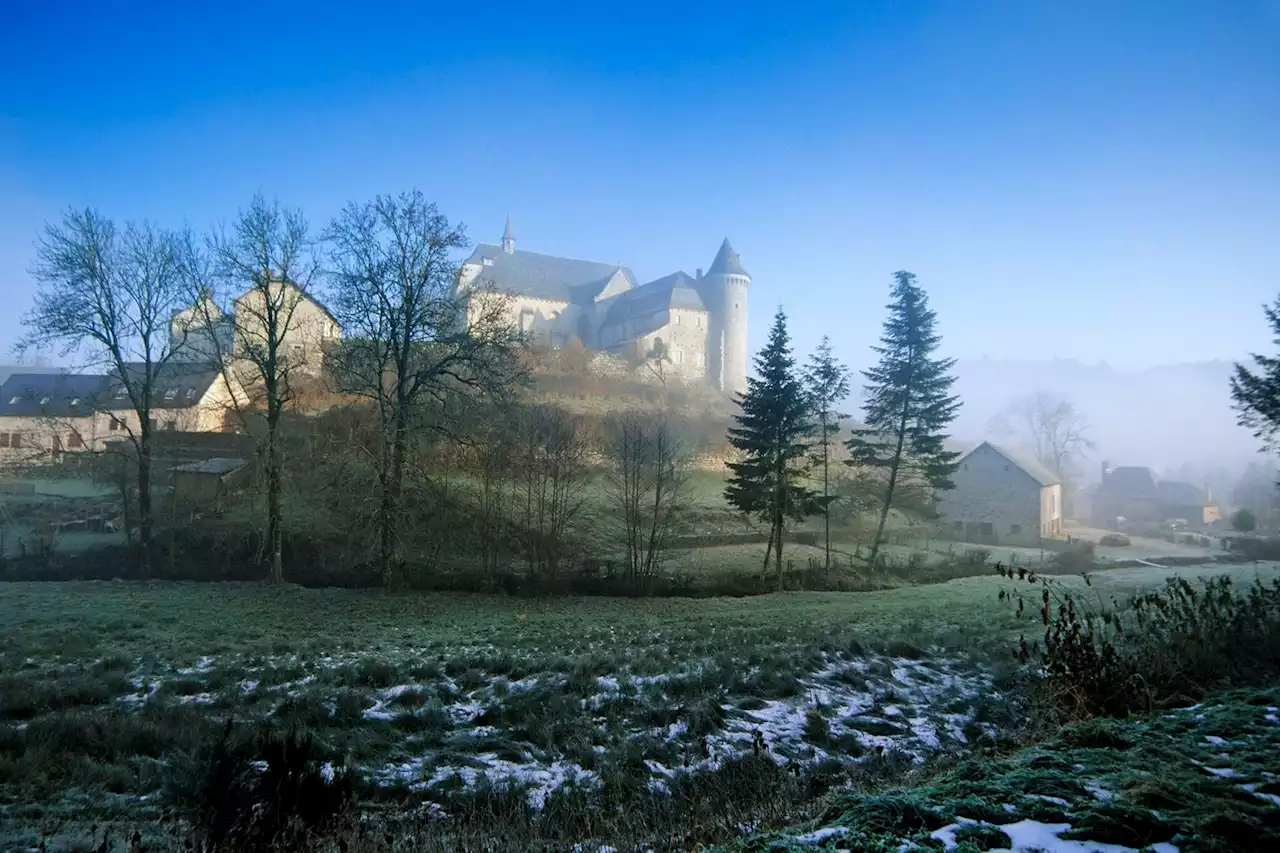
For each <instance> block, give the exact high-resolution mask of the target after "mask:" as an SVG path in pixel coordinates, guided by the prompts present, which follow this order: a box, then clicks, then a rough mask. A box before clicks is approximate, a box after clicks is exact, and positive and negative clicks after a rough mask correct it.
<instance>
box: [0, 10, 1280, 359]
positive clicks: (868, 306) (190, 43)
mask: <svg viewBox="0 0 1280 853" xmlns="http://www.w3.org/2000/svg"><path fill="white" fill-rule="evenodd" d="M412 187H416V188H420V189H422V190H423V191H424V192H425V193H426V194H427V195H428V196H430V197H431V198H433V199H434V200H436V201H437V202H438V203H439V205H440V206H441V207H442V209H443V210H444V211H445V212H446V213H447V214H448V215H449V216H450V217H452V218H454V219H459V220H461V221H463V222H465V223H466V224H467V226H468V228H469V232H470V234H471V236H472V238H473V239H477V240H485V241H495V240H497V239H498V237H499V235H500V233H501V228H502V223H503V219H504V217H505V216H506V214H507V213H508V212H510V213H511V215H512V216H513V218H514V222H515V227H516V230H517V234H518V237H519V245H520V247H521V248H527V249H531V250H535V251H543V252H549V253H554V254H566V255H571V256H578V257H589V258H593V259H598V260H604V261H622V262H625V263H628V264H630V265H631V266H632V268H633V269H635V271H636V272H637V274H639V275H640V276H641V277H643V278H645V279H646V280H647V279H649V278H656V277H658V276H660V275H664V274H666V273H668V272H671V271H673V270H675V269H678V268H683V269H685V270H686V271H689V272H692V271H693V270H694V268H696V267H699V266H701V267H706V266H708V265H709V264H710V262H711V260H712V257H713V255H714V253H715V251H716V248H717V247H718V245H719V242H720V240H721V239H722V238H723V237H725V236H728V237H729V238H730V239H731V241H732V242H733V244H734V246H735V247H736V248H737V249H738V250H739V252H740V253H741V255H742V258H743V262H744V263H745V265H746V266H747V268H748V270H750V272H751V273H752V275H753V276H754V281H753V284H752V288H753V291H752V303H751V309H752V318H751V332H752V346H753V348H754V347H756V346H758V345H759V344H760V343H761V342H762V340H763V334H764V330H765V329H766V328H767V325H768V322H769V319H770V316H771V315H772V313H773V311H774V309H775V308H776V307H777V306H778V305H779V304H783V305H784V306H785V308H786V310H787V312H788V314H789V315H790V316H791V317H792V320H793V331H794V334H795V337H796V340H797V343H798V344H799V346H800V347H801V348H803V349H808V348H809V347H811V346H812V345H813V344H814V343H816V341H817V339H818V337H819V336H820V335H822V334H824V333H825V334H829V335H830V336H831V337H832V338H833V340H834V341H835V342H836V346H837V350H838V352H839V353H840V354H841V355H842V356H844V357H845V358H846V359H847V360H848V361H850V362H851V363H853V364H855V365H857V366H862V365H863V364H865V363H866V361H867V359H868V350H867V346H868V345H869V344H871V343H872V342H873V341H874V339H875V337H876V336H877V335H878V333H879V326H880V322H881V320H882V317H883V303H884V302H885V299H886V296H887V291H888V286H889V283H890V278H891V274H892V272H893V271H894V270H897V269H902V268H906V269H909V270H912V271H914V272H916V273H917V274H918V275H919V277H920V279H921V281H922V283H924V284H925V285H926V286H927V287H928V289H929V291H930V293H931V295H932V298H933V301H934V304H935V307H936V308H937V310H938V313H939V318H940V325H941V330H942V333H943V335H944V338H945V349H946V351H947V352H948V353H949V354H951V355H955V356H959V357H962V358H974V357H980V356H983V355H987V356H991V357H996V358H1044V357H1063V358H1075V359H1080V360H1083V361H1087V362H1097V361H1106V362H1108V363H1111V364H1113V365H1123V366H1135V367H1139V366H1145V365H1150V364H1158V363H1169V362H1179V361H1190V360H1198V359H1206V358H1238V357H1240V356H1242V355H1243V354H1244V353H1245V352H1247V351H1249V350H1251V349H1258V348H1265V347H1268V346H1269V343H1268V338H1269V335H1268V331H1267V329H1266V328H1265V326H1264V324H1263V322H1262V317H1261V312H1260V310H1259V306H1260V304H1261V303H1262V302H1264V301H1269V300H1271V299H1273V298H1274V297H1275V296H1276V294H1277V292H1278V291H1280V0H1200V1H1199V2H1193V0H1132V2H1108V1H1107V0H1071V1H1070V2H1068V0H1052V2H1050V0H950V1H949V2H943V1H942V0H939V2H926V0H911V1H910V2H908V0H897V2H839V3H828V4H816V3H804V2H799V0H797V2H791V3H787V4H779V3H765V4H750V3H738V4H732V5H725V6H717V5H711V4H698V3H691V2H685V3H682V4H671V5H666V4H663V3H660V2H650V3H630V4H590V5H588V4H577V3H575V4H552V3H547V4H541V3H511V4H504V3H501V2H496V0H488V2H485V3H481V4H437V3H430V2H428V3H404V4H400V5H395V4H378V3H373V2H366V3H362V4H341V5H338V4H334V5H333V6H332V7H328V6H326V4H324V3H316V2H313V3H307V4H283V3H271V2H256V3H240V2H234V0H228V1H227V2H222V3H219V4H169V3H165V4H159V3H156V4H148V3H146V2H98V3H92V4H87V3H80V2H65V0H45V2H40V3H19V2H12V3H4V4H3V5H2V7H0V289H2V292H3V299H2V300H0V347H4V348H5V349H6V350H7V348H8V346H9V345H10V344H11V343H12V342H13V341H14V340H15V339H16V338H17V337H18V335H19V334H20V331H21V330H20V326H19V324H18V319H17V318H18V316H19V315H20V314H21V313H22V312H23V311H25V310H26V308H27V306H28V304H29V302H30V298H31V293H32V291H33V284H32V282H31V280H30V278H29V276H28V275H27V269H28V268H29V265H30V263H31V254H32V251H31V244H32V241H33V239H34V237H35V235H36V233H37V231H38V230H39V228H40V226H41V224H42V223H43V222H44V221H45V220H47V219H50V218H53V217H56V216H58V215H59V213H60V211H61V210H62V209H64V208H65V207H66V206H68V205H77V206H85V205H91V206H95V207H98V208H99V209H101V210H102V211H103V212H105V213H107V214H109V215H113V216H116V217H120V218H150V219H152V220H155V221H158V222H161V223H165V224H174V225H179V224H182V223H183V222H184V221H185V222H190V223H192V224H194V225H198V226H203V225H206V224H209V223H212V222H214V221H217V220H220V219H226V218H229V217H230V216H232V215H234V213H235V211H236V209H237V208H238V207H240V206H242V205H243V204H245V203H246V202H247V201H248V199H249V198H250V197H251V196H252V195H253V193H255V192H258V191H262V192H264V193H266V194H267V195H269V196H271V195H274V196H277V197H279V198H280V200H281V201H283V202H285V203H287V204H290V205H296V206H300V207H302V208H304V209H305V210H306V211H307V213H308V214H309V216H310V217H311V219H312V221H313V222H314V223H315V224H316V225H317V226H321V225H323V224H324V222H325V220H327V218H328V217H329V216H331V215H332V214H333V213H334V212H335V211H336V210H337V208H338V207H339V206H340V205H341V204H342V203H343V202H344V201H346V200H348V199H364V198H368V197H371V196H372V195H374V194H375V193H378V192H388V191H397V190H401V189H407V188H412Z"/></svg>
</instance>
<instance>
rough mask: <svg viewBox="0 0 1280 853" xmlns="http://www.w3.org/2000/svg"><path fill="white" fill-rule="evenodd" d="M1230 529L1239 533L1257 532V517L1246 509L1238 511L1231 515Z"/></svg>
mask: <svg viewBox="0 0 1280 853" xmlns="http://www.w3.org/2000/svg"><path fill="white" fill-rule="evenodd" d="M1231 529H1232V530H1238V531H1240V532H1241V533H1250V532H1252V531H1254V530H1257V529H1258V517H1257V516H1256V515H1254V514H1253V513H1252V512H1250V511H1249V510H1247V509H1238V510H1236V511H1235V512H1234V513H1232V514H1231Z"/></svg>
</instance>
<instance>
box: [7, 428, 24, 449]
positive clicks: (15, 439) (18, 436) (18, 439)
mask: <svg viewBox="0 0 1280 853" xmlns="http://www.w3.org/2000/svg"><path fill="white" fill-rule="evenodd" d="M9 446H10V447H12V448H15V449H16V448H19V447H21V446H22V433H20V432H11V433H9Z"/></svg>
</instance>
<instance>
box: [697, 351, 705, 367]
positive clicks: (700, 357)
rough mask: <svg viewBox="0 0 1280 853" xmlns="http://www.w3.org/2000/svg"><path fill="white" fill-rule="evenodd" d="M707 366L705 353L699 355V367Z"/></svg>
mask: <svg viewBox="0 0 1280 853" xmlns="http://www.w3.org/2000/svg"><path fill="white" fill-rule="evenodd" d="M706 366H707V354H706V353H705V352H700V353H698V367H706Z"/></svg>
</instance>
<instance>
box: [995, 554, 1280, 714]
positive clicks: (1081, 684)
mask: <svg viewBox="0 0 1280 853" xmlns="http://www.w3.org/2000/svg"><path fill="white" fill-rule="evenodd" d="M997 568H998V569H999V571H1000V574H1001V575H1002V576H1003V577H1006V578H1008V579H1009V580H1011V581H1015V582H1017V583H1020V584H1026V585H1029V586H1031V587H1033V589H1034V590H1037V591H1033V592H1030V593H1028V592H1026V591H1024V590H1022V589H1018V588H1013V589H1002V590H1001V591H1000V594H999V596H1000V599H1001V600H1002V601H1005V600H1007V601H1010V602H1016V604H1017V608H1018V613H1019V615H1024V614H1026V613H1027V610H1028V605H1030V609H1031V614H1033V615H1034V617H1036V618H1038V619H1039V621H1040V622H1041V623H1042V624H1043V625H1044V628H1045V633H1044V639H1043V644H1041V643H1038V642H1037V643H1034V644H1028V643H1027V641H1026V638H1025V636H1024V637H1023V639H1022V641H1021V643H1020V645H1019V648H1018V649H1017V650H1016V654H1017V656H1018V657H1019V659H1021V660H1022V661H1024V662H1028V663H1034V664H1036V666H1037V670H1036V673H1035V674H1036V675H1037V676H1038V677H1037V678H1036V679H1035V680H1034V681H1033V684H1034V685H1035V686H1036V687H1037V688H1038V689H1039V690H1041V691H1043V695H1044V696H1045V697H1046V698H1047V699H1048V704H1049V705H1050V706H1051V707H1052V708H1054V709H1056V710H1057V711H1058V712H1060V713H1065V714H1067V715H1068V716H1073V717H1087V716H1095V715H1114V716H1124V715H1126V714H1128V713H1130V712H1133V711H1140V710H1149V709H1151V708H1153V707H1159V706H1167V705H1169V704H1172V703H1177V702H1185V701H1188V700H1194V699H1196V698H1198V697H1200V696H1202V695H1204V693H1205V691H1206V690H1208V689H1210V688H1212V687H1216V686H1226V685H1233V684H1238V685H1244V684H1254V683H1258V682H1260V681H1266V680H1267V679H1271V678H1274V677H1275V676H1276V675H1277V674H1280V579H1277V580H1274V581H1272V583H1270V584H1264V583H1263V582H1262V581H1261V580H1255V581H1254V582H1253V583H1252V584H1251V585H1250V586H1249V587H1248V589H1247V590H1246V591H1245V592H1244V593H1243V594H1240V593H1239V592H1238V591H1237V590H1236V589H1235V587H1234V586H1233V585H1232V583H1231V579H1230V578H1229V577H1227V576H1225V575H1222V576H1219V577H1215V578H1210V579H1208V580H1206V581H1203V582H1202V583H1201V584H1199V585H1192V584H1191V583H1189V582H1188V581H1186V580H1183V579H1181V578H1176V577H1175V578H1170V579H1169V580H1167V581H1166V582H1165V583H1164V585H1163V586H1162V587H1161V588H1160V589H1158V590H1156V591H1154V592H1148V593H1142V594H1138V595H1134V596H1131V597H1130V598H1129V599H1128V601H1127V602H1126V603H1125V605H1123V606H1121V605H1119V604H1118V603H1117V602H1115V601H1114V600H1113V602H1112V603H1111V605H1110V606H1107V605H1097V604H1091V603H1089V602H1086V601H1085V599H1084V598H1083V597H1081V596H1079V595H1077V594H1073V593H1071V592H1069V591H1065V590H1064V588H1063V587H1062V586H1061V585H1060V584H1059V583H1058V582H1056V581H1054V580H1052V579H1049V578H1044V577H1040V576H1038V575H1036V573H1035V572H1028V571H1027V570H1025V569H1021V570H1018V571H1016V572H1015V571H1014V570H1012V569H1005V568H1004V567H1002V566H998V567H997ZM1085 580H1086V583H1087V582H1088V575H1086V576H1085Z"/></svg>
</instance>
